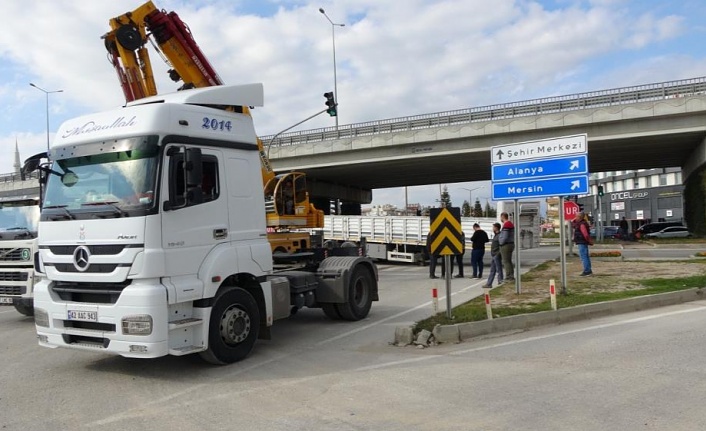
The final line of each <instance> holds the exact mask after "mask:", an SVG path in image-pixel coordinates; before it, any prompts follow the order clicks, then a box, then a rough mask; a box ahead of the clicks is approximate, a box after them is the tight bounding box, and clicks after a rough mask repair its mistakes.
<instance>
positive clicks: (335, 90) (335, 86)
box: [319, 8, 346, 130]
mask: <svg viewBox="0 0 706 431" xmlns="http://www.w3.org/2000/svg"><path fill="white" fill-rule="evenodd" d="M319 12H321V14H322V15H323V16H325V17H326V19H327V20H328V22H330V23H331V41H332V42H333V101H334V102H335V103H336V130H338V113H339V112H340V111H339V110H338V106H337V105H338V82H337V80H336V31H335V30H336V26H338V27H345V26H346V25H345V24H336V23H334V22H333V21H331V18H329V17H328V15H326V11H324V9H323V8H319Z"/></svg>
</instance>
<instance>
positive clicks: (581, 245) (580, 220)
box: [571, 212, 593, 277]
mask: <svg viewBox="0 0 706 431" xmlns="http://www.w3.org/2000/svg"><path fill="white" fill-rule="evenodd" d="M571 226H572V227H573V228H574V243H575V244H576V246H577V247H578V249H579V256H580V257H581V263H582V264H583V272H582V273H581V274H579V275H580V276H582V277H586V276H588V275H591V274H593V271H591V257H590V256H589V254H588V246H589V245H593V239H591V233H590V228H589V226H588V222H587V221H586V214H584V213H583V212H579V213H578V214H576V217H575V218H574V221H573V222H571Z"/></svg>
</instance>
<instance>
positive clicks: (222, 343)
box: [201, 286, 260, 365]
mask: <svg viewBox="0 0 706 431" xmlns="http://www.w3.org/2000/svg"><path fill="white" fill-rule="evenodd" d="M259 330H260V311H259V309H258V308H257V303H256V302H255V298H253V297H252V295H251V294H250V293H248V291H246V290H245V289H242V288H239V287H234V286H229V287H226V288H225V289H224V290H223V291H222V292H221V293H219V294H218V296H217V297H216V300H215V303H214V305H213V309H212V310H211V319H210V322H209V329H208V350H206V351H205V352H201V357H202V358H203V359H205V360H206V361H208V362H210V363H212V364H216V365H224V364H231V363H233V362H237V361H240V360H241V359H244V358H245V357H246V356H248V354H250V352H251V351H252V349H253V347H254V346H255V341H257V336H258V332H259Z"/></svg>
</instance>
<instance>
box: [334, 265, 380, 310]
mask: <svg viewBox="0 0 706 431" xmlns="http://www.w3.org/2000/svg"><path fill="white" fill-rule="evenodd" d="M373 289H374V280H373V276H372V274H370V270H368V268H366V267H364V266H362V265H358V266H357V267H356V268H355V269H354V270H353V273H352V274H351V278H350V281H349V283H348V301H346V303H345V304H336V310H337V311H338V314H340V315H341V318H342V319H345V320H354V321H355V320H360V319H363V318H364V317H365V316H367V315H368V313H369V312H370V307H371V306H372V304H373Z"/></svg>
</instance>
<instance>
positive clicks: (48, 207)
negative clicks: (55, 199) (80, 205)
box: [43, 205, 76, 220]
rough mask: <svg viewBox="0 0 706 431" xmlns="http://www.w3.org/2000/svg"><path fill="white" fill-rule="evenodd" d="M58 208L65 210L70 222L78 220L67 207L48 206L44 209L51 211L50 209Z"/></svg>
mask: <svg viewBox="0 0 706 431" xmlns="http://www.w3.org/2000/svg"><path fill="white" fill-rule="evenodd" d="M57 208H59V209H62V210H64V212H65V213H66V215H67V216H68V217H69V220H76V217H75V216H74V215H73V214H71V211H69V210H68V209H67V208H66V205H48V206H45V207H44V208H43V209H45V210H50V209H57Z"/></svg>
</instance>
